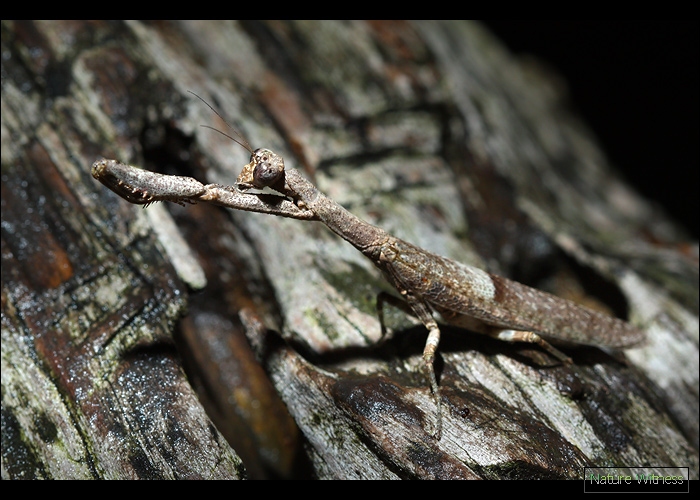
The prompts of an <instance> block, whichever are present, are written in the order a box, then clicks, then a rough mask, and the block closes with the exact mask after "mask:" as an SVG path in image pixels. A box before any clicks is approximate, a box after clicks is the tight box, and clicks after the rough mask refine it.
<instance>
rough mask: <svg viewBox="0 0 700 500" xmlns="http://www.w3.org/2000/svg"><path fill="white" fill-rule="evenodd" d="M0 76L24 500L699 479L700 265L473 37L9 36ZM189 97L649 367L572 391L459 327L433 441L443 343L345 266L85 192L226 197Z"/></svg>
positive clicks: (448, 332)
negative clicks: (638, 340)
mask: <svg viewBox="0 0 700 500" xmlns="http://www.w3.org/2000/svg"><path fill="white" fill-rule="evenodd" d="M2 53H3V55H4V56H3V75H4V76H3V83H2V203H3V205H2V293H3V295H2V413H3V419H2V439H3V447H2V475H3V477H4V478H194V477H199V478H241V477H246V476H248V477H255V478H263V477H278V478H289V477H318V478H581V477H582V476H583V468H584V467H595V466H598V467H600V466H608V467H642V466H645V467H652V466H653V467H662V466H665V467H689V468H690V477H693V478H697V477H698V262H697V245H696V244H693V246H689V245H688V243H687V240H686V236H685V235H684V234H683V233H682V232H681V231H680V230H679V229H678V228H677V227H676V226H675V225H674V224H673V222H672V221H669V220H667V219H666V218H665V217H664V216H663V215H662V214H658V213H656V212H655V211H654V208H653V207H652V206H651V205H650V204H649V203H648V202H646V201H645V200H644V199H642V198H640V197H639V196H638V195H637V194H636V193H634V191H632V190H631V189H630V188H628V187H627V186H626V185H625V184H624V183H623V182H622V181H621V180H620V179H619V178H618V177H617V176H616V175H615V172H614V170H613V169H612V168H611V166H610V165H609V164H608V163H607V161H606V159H605V156H604V154H603V153H602V152H601V151H600V149H599V148H598V146H597V145H596V143H595V140H594V139H593V138H592V136H591V134H590V133H589V132H588V131H587V130H586V128H585V127H584V126H583V125H582V124H581V123H580V122H579V121H578V120H577V118H576V117H575V116H574V115H573V114H572V113H571V112H570V111H569V110H568V109H567V103H566V99H565V89H564V88H563V87H562V85H561V83H560V82H559V81H558V79H557V78H556V77H555V76H553V75H550V74H548V73H547V72H546V71H545V70H543V69H542V68H541V67H540V66H538V65H536V64H534V63H533V62H532V61H529V62H526V61H522V60H518V59H515V58H513V57H512V56H511V55H509V54H508V53H507V52H506V51H505V50H504V49H503V48H502V46H501V45H499V43H498V41H497V40H494V39H493V38H492V37H491V36H490V35H489V33H487V32H486V31H485V30H483V29H482V28H481V27H480V26H479V25H478V24H474V23H463V22H443V23H441V22H418V23H409V22H386V21H382V22H316V21H313V22H240V23H237V22H223V21H222V22H167V23H165V22H162V23H154V22H152V23H142V22H113V23H108V22H65V21H60V22H58V21H41V22H39V21H36V22H12V21H3V23H2ZM188 90H191V91H193V92H195V93H196V94H198V95H200V96H201V97H202V98H204V99H205V100H207V101H208V102H209V103H211V104H212V105H213V106H214V107H215V108H216V109H217V110H218V111H219V112H220V113H221V114H222V115H223V116H224V117H225V118H226V119H227V121H228V122H229V123H231V124H232V125H233V126H234V127H235V128H236V129H238V130H239V131H240V133H241V134H242V135H243V136H244V137H245V138H246V139H247V141H249V142H250V144H252V145H253V147H267V148H271V149H273V150H275V151H276V152H278V153H280V154H282V155H283V156H284V158H285V160H286V165H287V168H299V169H302V170H304V171H305V173H306V174H307V175H308V176H309V177H310V178H311V179H312V180H313V182H314V183H315V184H316V185H317V186H318V187H319V188H320V189H321V190H322V191H324V192H325V193H326V194H328V195H329V196H330V197H331V198H333V199H335V200H336V201H337V202H339V203H340V204H342V205H343V206H345V207H346V208H348V209H349V210H350V211H351V212H353V213H355V214H356V215H358V216H360V217H362V218H363V219H365V220H368V221H369V222H372V223H373V224H376V225H378V226H380V227H382V228H383V229H386V230H387V231H389V232H390V233H392V234H394V235H395V236H398V237H401V238H403V239H405V240H407V241H410V242H411V243H414V244H417V245H419V246H421V247H423V248H425V249H427V250H430V251H432V252H435V253H438V254H442V255H445V256H447V257H449V258H452V259H454V260H458V261H461V262H465V263H467V264H471V265H476V266H478V267H481V268H484V269H487V270H489V271H491V272H495V273H497V274H501V275H503V276H507V277H510V278H512V279H515V280H517V281H521V282H523V283H526V284H528V285H530V286H534V287H536V288H541V289H546V290H549V291H552V292H553V293H556V294H558V295H562V296H567V297H568V298H573V299H574V300H578V301H581V302H585V303H586V304H587V305H591V304H593V307H600V308H602V309H604V310H607V311H609V312H610V313H611V314H615V315H618V316H621V317H623V318H624V319H627V320H629V321H630V322H632V323H633V324H635V325H637V326H639V327H640V328H641V329H643V330H645V331H646V332H647V334H648V341H647V342H646V343H645V344H644V345H642V346H639V347H638V348H635V349H629V350H626V351H624V352H616V353H611V352H604V351H603V350H601V349H597V348H571V349H565V350H566V352H567V354H569V355H571V356H572V357H573V359H574V364H573V365H572V366H560V365H558V364H556V363H555V362H553V361H552V360H551V359H549V358H548V357H547V356H546V355H545V354H544V353H543V352H541V351H540V350H538V349H537V348H532V347H528V346H522V345H509V344H505V343H502V342H499V341H496V340H492V339H489V338H484V337H481V336H479V335H476V334H472V333H471V332H468V331H465V330H460V329H456V328H449V327H447V326H441V329H442V331H443V339H442V342H441V345H440V349H439V351H438V353H439V354H438V358H439V363H438V368H439V370H438V371H439V379H440V388H441V389H440V390H441V397H442V401H443V406H444V409H445V422H444V423H445V427H444V432H443V437H442V439H441V440H439V441H438V440H435V439H433V438H431V437H430V436H429V435H428V434H427V433H426V428H427V427H429V426H430V423H431V419H433V418H434V407H433V403H432V399H431V397H430V392H429V389H428V387H427V385H426V383H425V381H424V380H423V375H422V372H421V371H420V369H419V364H420V359H421V357H420V354H421V351H422V348H423V344H424V343H425V336H426V331H425V329H424V328H423V327H422V326H420V325H419V324H417V323H416V321H415V320H414V319H412V318H411V317H408V316H406V315H405V314H404V313H403V312H400V311H393V310H391V308H389V309H387V311H386V313H387V314H386V318H387V326H388V327H389V328H391V329H392V330H393V331H394V332H395V335H394V336H393V337H392V338H391V339H388V340H386V341H385V342H380V340H381V339H380V326H379V322H378V317H377V313H376V310H375V299H376V295H377V293H378V292H380V291H387V292H391V291H392V290H391V287H390V286H389V285H388V284H387V283H386V282H385V281H383V280H382V278H381V276H380V274H379V272H378V271H377V270H376V269H375V268H374V266H373V265H372V264H371V262H369V261H367V260H366V259H365V258H364V257H363V256H362V255H361V254H360V253H359V252H357V251H356V250H355V249H354V248H352V247H351V246H350V245H349V244H347V243H346V242H344V241H342V240H341V239H340V238H338V237H336V236H335V235H334V234H332V233H330V232H329V231H328V230H327V229H326V228H324V227H323V226H322V225H321V224H319V223H316V222H304V221H298V220H289V219H281V218H276V217H272V216H268V215H262V214H252V213H238V212H234V211H230V210H229V211H227V210H224V209H217V208H216V207H211V206H203V205H196V206H188V207H180V206H177V205H168V206H167V207H166V206H164V205H162V204H159V205H155V206H150V207H148V208H146V209H141V208H139V207H136V206H134V205H130V204H128V203H127V202H125V201H123V200H121V199H120V198H118V197H117V196H116V195H114V194H113V193H111V192H110V191H108V190H107V189H106V188H104V186H102V185H101V184H99V183H98V182H96V181H95V180H94V179H93V178H92V177H91V175H90V166H91V164H92V163H93V162H94V161H95V160H97V159H99V158H100V157H106V158H118V159H120V160H122V161H124V162H126V163H130V164H133V165H138V166H142V167H144V168H148V169H150V170H154V171H158V172H162V173H168V174H177V175H188V176H192V177H195V178H197V179H198V180H200V181H202V182H210V183H211V182H215V183H221V184H233V182H234V181H235V178H236V176H237V174H238V172H239V171H240V169H241V167H242V166H243V165H244V164H245V163H247V162H248V155H249V153H248V152H246V151H245V149H243V148H241V147H238V146H237V145H236V144H234V143H232V142H231V141H230V140H228V139H226V138H225V137H222V136H221V135H219V134H216V133H214V132H212V131H211V130H207V129H204V128H201V127H200V126H199V125H201V124H205V125H209V126H214V127H217V128H218V129H220V130H222V131H223V132H225V133H227V134H229V135H232V136H233V137H234V138H236V139H238V136H237V135H236V133H234V132H232V131H231V129H230V128H228V127H227V125H226V124H225V123H224V122H223V121H222V120H221V118H219V117H217V116H216V115H213V114H212V113H211V111H210V110H209V109H208V108H207V107H206V106H204V105H203V104H202V103H201V102H200V101H198V100H197V99H195V98H193V96H192V95H191V94H188V93H187V91H188ZM246 335H247V337H248V339H249V341H250V344H251V345H252V347H253V348H252V349H251V347H250V346H249V345H248V343H247V342H246ZM258 361H259V362H258ZM185 373H187V375H185ZM205 408H206V411H205Z"/></svg>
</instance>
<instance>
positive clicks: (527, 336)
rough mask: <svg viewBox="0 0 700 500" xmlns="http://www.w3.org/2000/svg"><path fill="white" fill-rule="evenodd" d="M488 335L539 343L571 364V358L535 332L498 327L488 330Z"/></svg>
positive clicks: (556, 356)
mask: <svg viewBox="0 0 700 500" xmlns="http://www.w3.org/2000/svg"><path fill="white" fill-rule="evenodd" d="M488 335H489V336H491V337H493V338H497V339H499V340H504V341H506V342H527V343H530V344H537V345H538V346H540V347H541V348H542V349H544V350H545V351H547V352H548V353H549V354H551V355H552V356H554V357H555V358H557V359H558V360H559V361H561V362H562V363H565V364H571V363H572V361H571V358H570V357H569V356H567V355H566V354H564V353H563V352H561V351H560V350H559V349H556V348H555V347H554V346H552V344H550V343H549V342H547V341H546V340H544V339H543V338H542V337H540V336H539V335H537V334H536V333H534V332H529V331H523V330H503V329H497V330H493V331H491V332H488Z"/></svg>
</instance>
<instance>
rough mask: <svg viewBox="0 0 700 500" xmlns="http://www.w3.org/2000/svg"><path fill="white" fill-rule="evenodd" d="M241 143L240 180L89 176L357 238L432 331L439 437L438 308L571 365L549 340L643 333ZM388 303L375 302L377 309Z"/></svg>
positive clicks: (612, 339) (111, 165)
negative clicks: (389, 227)
mask: <svg viewBox="0 0 700 500" xmlns="http://www.w3.org/2000/svg"><path fill="white" fill-rule="evenodd" d="M224 135H226V134H224ZM231 139H233V138H232V137H231ZM233 140H234V141H236V142H239V141H237V140H236V139H233ZM244 142H245V140H244ZM239 144H242V145H243V146H244V147H246V148H247V149H248V150H250V151H251V153H252V154H251V160H250V163H249V164H248V165H246V166H245V167H244V168H243V171H242V172H241V174H240V176H239V177H238V181H237V185H236V186H223V185H220V184H207V185H204V184H202V183H200V182H199V181H197V180H195V179H192V178H189V177H179V176H170V175H161V174H157V173H154V172H149V171H147V170H141V169H138V168H135V167H132V166H129V165H125V164H123V163H121V162H118V161H116V160H104V159H103V160H99V161H97V162H95V163H94V164H93V167H92V175H93V176H94V177H95V178H96V179H97V180H99V181H100V182H102V183H103V184H104V185H105V186H107V187H108V188H110V189H111V190H112V191H114V192H115V193H117V194H118V195H120V196H121V197H122V198H124V199H126V200H127V201H129V202H131V203H135V204H142V205H146V206H147V205H148V204H150V203H154V202H157V201H171V202H174V203H179V204H184V203H185V202H187V203H196V202H200V201H201V202H210V203H214V204H217V205H221V206H225V207H228V208H233V209H237V210H247V211H252V212H259V213H266V214H272V215H278V216H282V217H289V218H293V219H301V220H309V221H320V222H322V223H323V224H325V225H326V226H327V227H328V228H329V229H330V230H331V231H333V232H334V233H336V234H337V235H339V236H340V237H342V238H343V239H345V240H346V241H348V242H349V243H350V244H352V245H353V246H354V247H355V248H357V249H358V250H359V251H360V252H362V253H363V254H364V255H365V256H366V257H367V258H368V259H370V260H371V261H372V262H373V263H374V264H375V265H376V266H377V267H378V268H379V269H380V270H381V272H382V274H383V275H384V277H385V278H386V279H387V281H389V283H391V284H392V285H393V286H394V288H396V290H397V291H398V292H399V294H400V296H401V298H402V299H403V301H405V303H406V304H407V305H408V306H409V307H410V309H411V311H412V312H413V313H414V314H415V316H416V317H417V318H418V319H419V320H420V321H421V322H422V323H423V325H425V327H426V328H427V329H428V339H427V342H426V344H425V348H424V351H423V367H424V370H425V372H426V376H427V378H428V381H429V385H430V390H431V392H432V395H433V398H434V401H435V405H436V415H437V421H436V424H435V429H434V431H433V432H432V434H433V435H434V436H435V437H436V438H437V439H439V438H440V435H441V432H442V410H441V401H440V395H439V390H438V384H437V379H436V376H435V370H434V366H433V365H434V360H435V352H436V350H437V348H438V344H439V342H440V328H439V326H438V324H437V322H436V320H435V317H434V313H439V315H440V317H441V318H442V320H443V321H444V322H445V323H447V324H450V325H454V326H458V327H463V328H466V329H468V330H471V331H475V332H478V333H482V334H486V335H489V336H491V337H494V338H498V339H500V340H504V341H508V342H528V343H534V344H537V345H539V346H540V347H541V348H543V349H545V350H546V351H547V352H548V353H550V354H552V355H553V356H555V357H556V358H557V359H559V360H560V361H562V362H564V363H570V362H571V359H570V358H569V357H567V356H566V355H565V354H563V353H562V352H560V351H559V350H557V349H556V348H554V347H553V346H552V345H550V344H549V343H548V342H547V341H546V340H545V338H547V339H552V340H555V341H563V342H566V343H575V344H584V345H594V346H601V347H609V348H625V347H631V346H633V345H635V344H638V343H640V342H642V341H643V340H644V338H645V334H644V333H643V332H642V331H640V330H638V329H636V328H635V327H633V326H632V325H630V324H629V323H626V322H624V321H622V320H620V319H617V318H614V317H611V316H607V315H605V314H602V313H599V312H596V311H593V310H591V309H588V308H585V307H583V306H580V305H577V304H575V303H573V302H570V301H568V300H565V299H562V298H559V297H556V296H554V295H551V294H549V293H546V292H542V291H539V290H536V289H534V288H530V287H528V286H525V285H522V284H520V283H517V282H515V281H511V280H508V279H506V278H503V277H500V276H496V275H494V274H490V273H488V272H486V271H483V270H481V269H478V268H476V267H472V266H468V265H466V264H462V263H459V262H456V261H453V260H450V259H447V258H445V257H442V256H440V255H436V254H434V253H431V252H428V251H426V250H423V249H422V248H419V247H417V246H415V245H412V244H411V243H408V242H406V241H403V240H401V239H399V238H396V237H394V236H392V235H390V234H389V233H387V232H386V231H384V230H383V229H380V228H378V227H376V226H374V225H372V224H369V223H368V222H366V221H364V220H362V219H360V218H359V217H356V216H355V215H353V214H352V213H350V212H349V211H347V210H346V209H344V208H343V207H341V206H340V205H339V204H337V203H336V202H335V201H333V200H332V199H330V198H328V197H327V196H325V195H324V194H323V193H321V192H320V191H319V190H318V189H317V188H316V187H315V186H314V185H313V184H312V183H311V182H310V181H308V180H307V179H306V178H305V177H303V176H302V174H301V173H300V172H299V171H297V170H294V169H290V170H285V168H284V160H283V159H282V158H281V157H280V156H279V155H277V154H276V153H274V152H272V151H270V150H268V149H257V150H255V151H252V148H250V146H249V145H248V144H247V142H246V143H245V144H243V143H240V142H239ZM264 187H269V188H271V189H273V190H275V191H277V192H279V193H280V194H281V195H283V196H282V197H280V196H276V197H274V198H275V199H274V202H273V203H271V202H269V201H268V200H270V198H269V197H270V195H261V194H259V193H252V192H249V191H251V189H253V188H258V189H260V188H264ZM382 303H383V301H382V300H378V310H379V312H380V315H381V310H382V309H381V305H382ZM380 319H381V317H380ZM381 323H382V330H383V331H384V324H383V321H382V322H381Z"/></svg>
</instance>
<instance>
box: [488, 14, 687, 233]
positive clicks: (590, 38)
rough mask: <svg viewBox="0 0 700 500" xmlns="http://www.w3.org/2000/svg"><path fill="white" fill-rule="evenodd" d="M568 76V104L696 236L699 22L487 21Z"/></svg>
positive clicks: (627, 171)
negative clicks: (569, 99)
mask: <svg viewBox="0 0 700 500" xmlns="http://www.w3.org/2000/svg"><path fill="white" fill-rule="evenodd" d="M485 23H486V25H487V26H488V27H489V28H490V29H491V31H492V32H494V33H495V34H496V35H497V36H498V37H499V38H500V39H501V40H502V41H503V42H505V43H506V45H508V47H509V48H510V50H511V51H513V52H514V53H516V54H531V55H535V56H537V57H538V58H539V59H541V60H544V61H545V62H546V63H548V65H550V66H551V67H553V68H554V69H556V71H557V72H558V73H559V74H560V75H562V76H563V77H564V78H565V79H566V81H567V82H568V84H569V88H570V96H571V100H572V105H573V107H574V108H575V110H576V111H577V112H578V113H579V114H580V115H581V116H582V117H583V118H584V120H585V121H586V123H587V124H588V125H589V127H590V128H591V129H592V130H593V132H594V133H595V134H596V135H597V137H598V139H599V141H600V143H601V145H602V147H603V149H604V150H605V151H606V152H607V154H608V156H609V158H610V160H611V161H612V163H613V164H614V165H615V167H616V168H617V169H618V170H619V171H620V172H622V174H623V175H624V176H625V178H626V179H627V181H628V182H629V183H630V184H631V185H633V186H634V187H635V188H636V189H637V190H638V191H639V192H641V193H642V194H643V195H644V196H645V197H647V198H649V199H652V200H655V201H656V202H658V204H659V205H661V206H663V207H664V209H665V210H666V212H667V213H668V214H669V215H670V216H671V217H672V218H673V219H674V220H676V221H677V222H679V223H680V224H682V225H683V226H684V227H685V228H686V229H687V231H688V232H689V233H690V234H691V235H692V237H693V238H694V239H697V238H698V226H699V225H700V223H699V216H698V208H699V207H698V170H700V161H699V159H700V158H699V155H698V149H699V148H698V144H699V141H698V139H699V138H700V124H699V122H700V120H699V119H698V117H699V113H698V111H699V109H698V94H699V93H700V90H699V88H700V82H698V72H699V71H698V67H699V58H698V50H699V48H700V38H699V36H698V31H699V30H698V27H699V23H698V22H697V21H692V22H689V21H688V22H686V21H675V22H671V21H669V22H651V21H629V22H602V21H598V22H593V21H590V22H589V21H587V22H574V21H548V22H544V21H536V22H532V21H485Z"/></svg>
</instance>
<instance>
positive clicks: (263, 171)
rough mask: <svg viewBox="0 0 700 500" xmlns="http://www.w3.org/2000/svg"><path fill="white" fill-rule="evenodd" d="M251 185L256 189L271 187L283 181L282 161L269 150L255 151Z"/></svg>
mask: <svg viewBox="0 0 700 500" xmlns="http://www.w3.org/2000/svg"><path fill="white" fill-rule="evenodd" d="M252 162H253V163H254V164H255V169H254V170H253V185H254V186H255V187H256V188H263V187H265V186H272V185H274V184H277V183H278V182H280V181H281V180H283V179H284V160H283V159H282V157H281V156H279V155H278V154H277V153H273V152H272V151H270V150H269V149H257V150H255V152H254V153H253V158H252Z"/></svg>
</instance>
